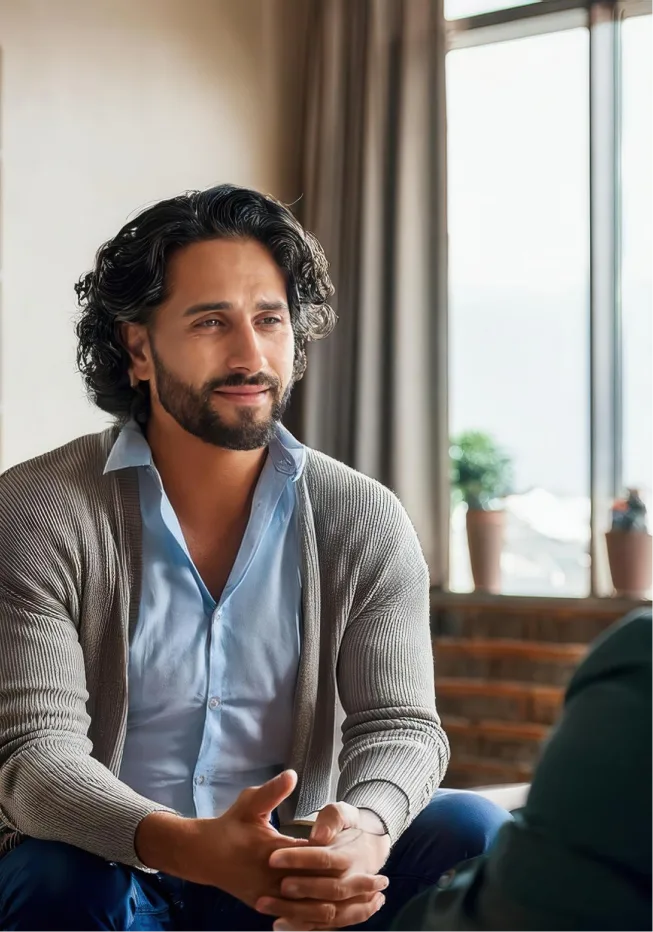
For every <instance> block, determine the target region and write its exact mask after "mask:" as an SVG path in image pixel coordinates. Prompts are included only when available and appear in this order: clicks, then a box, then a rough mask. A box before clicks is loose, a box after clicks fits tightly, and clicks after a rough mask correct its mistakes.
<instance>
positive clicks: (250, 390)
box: [216, 385, 270, 395]
mask: <svg viewBox="0 0 653 932" xmlns="http://www.w3.org/2000/svg"><path fill="white" fill-rule="evenodd" d="M268 391H270V389H269V388H266V387H265V386H262V385H236V386H232V387H228V388H217V389H216V393H217V394H218V395H263V394H264V393H265V392H268Z"/></svg>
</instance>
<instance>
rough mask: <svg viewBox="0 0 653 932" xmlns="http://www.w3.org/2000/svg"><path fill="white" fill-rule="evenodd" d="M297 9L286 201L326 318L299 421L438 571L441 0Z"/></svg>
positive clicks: (443, 508) (442, 363)
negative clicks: (383, 505) (297, 181)
mask: <svg viewBox="0 0 653 932" xmlns="http://www.w3.org/2000/svg"><path fill="white" fill-rule="evenodd" d="M311 9H312V14H311V15H312V22H311V24H310V28H309V32H308V56H307V66H306V88H305V94H306V98H305V99H306V112H305V121H304V151H303V185H302V191H303V196H302V200H301V202H300V203H299V204H298V205H297V206H296V209H297V210H298V213H299V214H300V216H301V219H302V221H303V222H304V224H305V225H306V226H307V228H308V229H310V230H312V231H313V232H314V233H315V234H316V236H317V237H318V239H319V240H320V241H321V242H322V244H323V246H324V248H325V250H326V253H327V257H328V259H329V261H330V264H331V272H332V277H333V280H334V284H335V286H336V295H335V299H334V307H335V310H336V313H337V314H338V318H339V320H338V324H337V326H336V329H335V331H334V333H333V334H332V335H331V336H330V337H329V338H328V339H327V340H325V341H324V342H322V343H318V344H314V345H312V346H310V347H309V354H308V360H309V364H308V370H307V373H306V376H305V380H304V385H303V386H302V388H301V392H300V399H301V403H300V404H299V407H298V410H299V412H300V413H299V427H300V434H301V436H302V439H303V440H304V441H305V442H306V443H308V444H309V445H310V446H313V447H316V448H317V449H319V450H322V451H324V452H325V453H328V454H329V455H331V456H334V457H336V458H337V459H339V460H342V461H343V462H345V463H348V464H349V465H351V466H353V467H354V468H356V469H359V470H361V471H362V472H364V473H367V474H368V475H370V476H373V477H374V478H376V479H378V480H380V481H381V482H383V483H384V484H385V485H387V486H389V487H390V488H392V489H393V490H394V491H395V492H396V493H397V494H398V495H399V497H400V499H401V500H402V502H403V504H404V506H405V507H406V508H407V510H408V513H409V514H410V516H411V518H412V520H413V522H414V524H415V526H416V528H417V531H418V534H419V536H420V539H421V542H422V546H423V548H424V551H425V553H426V556H427V560H428V562H429V566H430V568H431V575H432V581H433V582H434V583H436V584H439V583H441V582H443V580H444V579H445V576H446V562H447V554H446V550H447V548H446V547H441V548H438V546H437V543H438V540H444V539H445V537H444V534H445V533H446V527H447V516H448V507H449V505H448V497H449V493H448V484H447V477H446V475H443V473H446V471H447V469H446V466H445V465H444V464H445V463H446V448H447V447H448V440H447V425H446V399H445V397H444V393H445V392H446V229H445V219H446V212H445V206H444V202H443V192H444V177H445V174H444V172H445V164H444V163H445V151H444V150H445V143H444V133H443V128H444V35H443V32H444V21H443V17H442V0H314V2H313V4H312V7H311ZM443 450H444V451H445V456H444V457H443Z"/></svg>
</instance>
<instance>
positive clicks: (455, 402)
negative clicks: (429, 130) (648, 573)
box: [445, 0, 653, 597]
mask: <svg viewBox="0 0 653 932" xmlns="http://www.w3.org/2000/svg"><path fill="white" fill-rule="evenodd" d="M524 6H525V4H516V3H514V2H512V3H501V2H491V0H485V2H483V0H464V2H463V0H458V2H456V0H449V3H448V4H447V5H446V6H445V15H446V16H447V17H448V18H449V19H452V20H454V19H456V18H462V17H463V16H472V17H473V16H474V15H476V14H480V13H488V12H490V11H496V10H498V9H501V10H504V11H505V10H506V8H507V7H511V9H510V11H509V13H507V14H506V13H504V15H502V16H501V18H500V20H501V21H500V22H499V21H497V30H495V26H494V25H493V23H491V22H490V23H488V18H487V17H486V18H484V19H483V20H482V21H481V20H479V21H478V26H479V28H478V30H477V32H476V34H475V33H474V30H475V22H474V19H473V18H472V19H470V20H467V21H465V23H463V24H462V26H463V28H462V29H461V30H460V31H456V24H455V22H454V23H451V24H450V33H449V42H450V48H449V51H448V53H447V61H446V81H447V98H446V102H447V171H448V196H447V213H448V229H449V246H448V250H449V307H448V318H449V427H450V435H451V437H452V444H455V441H456V439H457V438H460V436H461V435H463V434H466V433H467V434H468V433H469V432H475V434H476V435H477V436H478V435H481V442H493V443H494V444H496V446H497V448H498V449H499V451H500V452H501V453H502V454H504V455H505V456H506V457H508V459H509V461H510V465H511V467H512V469H511V473H512V475H511V481H510V489H509V494H508V495H507V496H506V497H505V499H504V502H503V512H504V517H503V524H504V528H503V544H502V552H501V561H500V567H501V574H500V575H501V583H500V591H501V592H502V593H504V594H507V595H531V596H575V597H583V596H587V595H589V594H591V593H593V594H607V593H608V592H610V591H611V583H610V582H609V580H608V581H606V580H605V579H603V581H601V580H599V579H597V567H599V566H600V565H601V560H603V563H605V556H604V551H605V543H604V540H603V537H602V533H600V532H599V528H600V530H601V531H602V530H603V529H605V522H607V520H608V514H607V511H608V508H607V507H606V499H605V496H604V497H603V498H601V499H600V501H599V497H598V494H597V493H596V492H594V493H593V492H592V489H593V488H594V489H596V487H597V483H596V479H595V481H594V484H593V485H591V484H590V477H591V476H595V477H596V474H597V470H598V471H599V472H600V471H601V470H603V471H604V472H605V476H606V477H607V478H606V479H605V481H604V482H603V483H602V485H601V488H602V489H603V490H605V489H608V490H609V492H608V494H609V495H613V496H616V495H617V494H619V493H621V492H622V487H623V486H634V487H636V488H639V489H640V490H643V492H644V495H645V496H648V497H649V500H648V501H647V504H648V505H649V507H650V505H651V504H652V503H651V501H650V494H651V489H650V486H651V472H652V470H653V465H652V462H651V421H652V417H653V412H652V411H651V397H652V394H653V392H652V384H651V354H652V337H651V320H652V285H651V249H652V243H651V168H650V166H651V159H652V153H651V64H650V46H651V17H650V15H636V16H634V15H632V16H631V15H628V14H629V13H631V12H637V13H640V14H641V12H642V6H643V4H642V3H641V0H637V9H636V10H635V9H634V7H633V4H631V3H629V2H626V3H624V4H622V5H618V4H616V3H612V2H609V0H605V2H603V3H602V4H594V5H591V4H589V3H585V2H583V0H576V2H575V0H570V3H569V5H568V8H567V9H565V10H563V11H562V13H561V12H560V4H555V3H549V2H547V0H539V2H537V3H533V4H532V6H537V7H538V13H537V15H533V11H532V10H529V13H528V15H527V14H526V13H525V12H524ZM644 6H645V4H644ZM463 7H464V8H465V9H464V12H461V10H462V8H463ZM540 11H541V14H542V15H541V16H540V15H539V14H540ZM645 12H646V10H645ZM649 12H650V4H649ZM624 13H625V14H626V16H625V18H622V14H624ZM511 18H512V19H511ZM538 21H540V22H541V25H540V26H537V25H534V24H537V23H538ZM599 25H600V28H601V29H603V30H605V28H608V29H611V30H613V32H612V35H613V37H614V39H615V40H617V39H618V40H619V41H620V43H621V51H622V54H621V56H614V55H612V57H610V56H609V55H608V56H606V55H605V54H594V55H593V64H591V63H590V57H591V56H590V45H591V42H592V36H594V31H593V30H594V29H595V28H596V27H597V26H599ZM602 41H603V40H602ZM608 46H609V47H611V46H610V43H608ZM614 47H615V48H617V44H616V42H615V45H614ZM597 63H598V73H597ZM606 81H607V84H608V85H610V86H611V87H616V88H617V89H618V90H617V93H616V95H615V96H614V100H613V99H612V97H611V95H610V94H607V95H606V96H605V99H604V98H603V96H602V94H601V91H600V89H599V90H597V87H599V85H600V86H601V87H602V86H604V85H605V83H606ZM591 82H596V83H595V84H593V85H592V87H590V84H591ZM590 92H591V93H592V94H593V99H594V100H595V102H596V101H597V100H598V105H599V107H602V108H605V110H606V113H607V115H608V117H612V116H613V117H614V126H615V127H617V126H618V125H619V120H618V117H619V114H621V127H622V136H621V173H620V178H621V188H620V186H619V176H618V175H617V168H618V160H615V167H614V170H613V172H612V174H613V176H614V178H613V179H612V183H611V184H608V185H607V186H605V185H603V186H602V187H601V186H598V187H597V186H596V185H595V184H594V185H592V184H591V174H590V173H591V165H592V164H593V161H592V160H591V158H590V153H591V151H592V150H591V147H592V146H594V147H596V146H597V144H598V142H599V141H600V143H601V145H603V144H604V142H605V137H603V138H601V139H600V140H599V135H598V133H599V129H598V128H597V124H599V123H601V124H602V127H601V132H603V133H605V126H609V125H610V122H609V120H607V121H601V120H596V117H594V118H592V117H591V113H595V110H596V108H595V109H594V110H591V108H590ZM592 119H594V120H595V124H594V125H593V124H592ZM603 124H605V125H603ZM614 139H615V134H614V132H612V135H611V137H610V139H609V140H608V142H610V141H612V142H613V143H614ZM615 151H616V150H615ZM594 161H595V160H594ZM603 188H605V190H603ZM597 192H598V193H597ZM598 198H602V199H603V201H602V202H601V203H600V204H599V203H597V199H598ZM611 199H612V200H611ZM619 202H621V205H622V212H621V226H620V233H621V236H620V237H617V236H616V235H614V234H616V232H617V231H616V229H615V230H614V231H613V232H612V233H610V236H611V238H610V236H609V237H608V241H609V242H610V243H611V247H610V248H611V249H612V253H613V259H614V262H615V267H616V268H619V265H618V263H619V259H620V258H621V266H620V271H621V274H620V275H619V274H617V275H616V276H615V277H616V287H614V289H611V288H608V289H607V290H608V291H610V294H608V295H607V308H608V311H609V314H608V316H609V317H610V320H609V321H606V314H605V313H604V312H603V311H602V312H601V314H599V313H598V312H596V311H595V306H594V305H595V303H596V306H598V298H597V297H596V284H594V289H592V288H591V287H590V284H591V280H594V279H591V274H592V273H591V269H592V260H591V252H590V243H591V242H593V243H594V248H595V249H596V248H597V247H596V242H597V236H596V235H595V234H593V236H591V235H590V229H591V227H592V225H593V224H596V223H597V222H600V223H602V224H603V225H604V228H605V218H606V217H610V216H614V217H615V221H616V220H617V216H616V214H615V211H616V208H617V204H618V203H619ZM597 217H599V218H600V220H599V221H597V219H596V218H597ZM592 218H594V219H592ZM592 228H593V227H592ZM602 235H603V234H602ZM603 241H605V238H604V240H603ZM619 243H620V244H621V253H619ZM598 256H599V253H598V251H597V252H596V254H595V257H594V262H595V263H596V262H598V258H597V257H598ZM601 287H603V286H601ZM603 290H604V294H603V297H602V299H601V300H602V301H603V304H604V305H606V295H605V291H606V289H605V288H604V289H603ZM612 291H614V293H612ZM593 295H594V297H593ZM619 308H621V331H620V330H619V326H618V322H619ZM599 325H600V326H601V327H602V328H603V329H604V331H605V333H604V338H605V341H607V343H608V344H609V346H611V347H612V351H611V352H612V354H613V358H614V360H615V361H616V365H615V366H614V368H611V369H610V370H609V371H608V370H607V369H606V371H600V367H599V366H597V363H596V360H595V362H594V365H593V367H592V366H591V363H590V359H591V346H592V344H591V339H592V337H591V334H592V329H593V328H594V330H595V329H596V327H597V326H599ZM620 332H621V342H620V340H619V334H620ZM594 339H595V337H594ZM606 379H609V380H611V383H612V382H614V383H615V384H614V389H615V392H614V397H615V398H616V399H617V402H616V405H617V409H616V410H615V411H614V423H612V422H611V423H610V426H609V428H608V429H607V435H608V439H609V446H610V451H609V456H608V457H607V458H606V457H605V456H604V455H603V452H601V455H600V456H599V455H598V454H597V449H598V444H599V440H597V438H596V431H594V435H593V434H592V429H591V428H592V417H594V418H596V413H594V414H592V412H593V411H594V412H596V410H597V405H596V401H595V397H596V393H597V386H599V385H600V384H602V383H603V384H605V380H606ZM484 438H486V439H484ZM600 440H601V443H604V440H605V438H604V437H603V436H602V437H601V438H600ZM454 449H458V448H455V447H454ZM601 450H603V447H601ZM593 494H594V496H595V497H594V502H593V501H592V496H593ZM592 507H594V512H595V513H596V512H597V511H599V510H600V511H601V514H602V513H603V511H605V512H606V514H605V516H604V526H603V527H601V524H600V522H597V520H596V518H594V520H593V521H592V519H591V515H592ZM466 513H467V506H466V505H465V504H464V503H462V502H461V501H459V500H457V499H456V498H453V500H452V513H451V526H450V562H449V588H450V589H452V590H454V591H462V592H464V591H469V590H471V589H472V588H473V581H472V574H471V568H470V559H469V540H468V533H467V528H466ZM592 564H593V566H594V568H593V571H592ZM606 566H607V565H606ZM606 566H604V567H603V568H602V569H601V572H602V573H603V575H604V576H605V570H606Z"/></svg>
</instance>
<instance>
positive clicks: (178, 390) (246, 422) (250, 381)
mask: <svg viewBox="0 0 653 932" xmlns="http://www.w3.org/2000/svg"><path fill="white" fill-rule="evenodd" d="M151 349H152V361H153V363H154V372H155V374H156V386H157V394H158V396H159V401H160V402H161V407H162V408H163V409H164V411H167V413H168V414H169V415H170V416H171V417H172V418H174V419H175V421H176V422H177V423H178V424H179V426H180V427H182V428H183V429H184V430H185V431H187V432H188V433H189V434H192V435H193V436H194V437H199V439H200V440H203V441H204V443H210V444H212V445H213V446H216V447H223V448H224V449H225V450H259V449H261V448H262V447H266V446H267V445H268V444H269V443H270V441H271V440H272V438H273V437H274V434H275V432H276V427H277V424H278V422H279V421H280V420H281V418H282V417H283V413H284V411H285V410H286V407H287V406H288V402H289V400H290V393H291V391H292V386H293V383H292V381H291V382H290V383H289V385H288V386H287V388H286V390H285V391H283V389H282V385H281V381H280V380H279V379H278V378H276V377H275V376H272V375H267V374H265V373H259V374H258V375H254V376H252V377H251V378H246V377H245V376H244V375H239V374H237V373H233V374H232V375H228V376H226V377H225V378H222V379H211V380H210V381H209V382H205V383H204V385H202V386H201V387H200V388H196V387H195V386H193V385H189V384H188V383H187V382H184V381H182V380H181V379H179V378H177V376H176V375H174V374H173V373H172V372H171V371H170V369H168V368H167V367H166V366H165V365H164V363H163V362H162V361H161V358H160V356H158V354H157V352H156V350H155V349H154V346H153V345H152V346H151ZM240 385H262V386H265V387H266V388H267V390H268V392H269V394H270V398H271V400H272V405H271V407H270V410H269V412H268V413H267V414H263V413H261V412H259V411H257V410H253V409H252V408H247V407H243V408H240V409H238V408H236V409H235V412H234V418H235V422H234V423H231V424H230V423H227V422H226V421H225V420H224V419H223V418H221V417H220V415H219V414H218V412H217V411H216V410H215V408H214V406H213V402H214V399H213V393H214V392H215V391H216V390H218V389H220V388H222V387H236V386H240Z"/></svg>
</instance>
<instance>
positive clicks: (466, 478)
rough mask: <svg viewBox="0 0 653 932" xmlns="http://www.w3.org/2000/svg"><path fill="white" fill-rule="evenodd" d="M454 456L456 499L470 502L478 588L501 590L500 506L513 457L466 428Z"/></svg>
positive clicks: (456, 442)
mask: <svg viewBox="0 0 653 932" xmlns="http://www.w3.org/2000/svg"><path fill="white" fill-rule="evenodd" d="M450 457H451V486H452V490H453V494H454V499H457V500H458V501H464V502H466V504H467V515H466V524H467V543H468V546H469V560H470V563H471V568H472V576H473V578H474V587H475V589H476V590H477V591H480V592H493V593H496V592H500V591H501V550H502V546H503V528H504V513H503V511H502V510H501V507H500V505H501V499H502V498H503V497H504V496H505V495H507V494H508V492H509V490H510V485H511V482H512V464H511V461H510V457H509V456H507V454H506V453H505V452H504V451H503V450H502V449H501V448H500V447H499V446H498V445H497V444H496V443H495V441H494V440H493V438H492V437H490V436H489V435H488V434H484V433H481V432H480V431H466V432H465V433H462V434H460V435H459V436H458V437H455V438H453V440H452V443H451V447H450Z"/></svg>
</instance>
